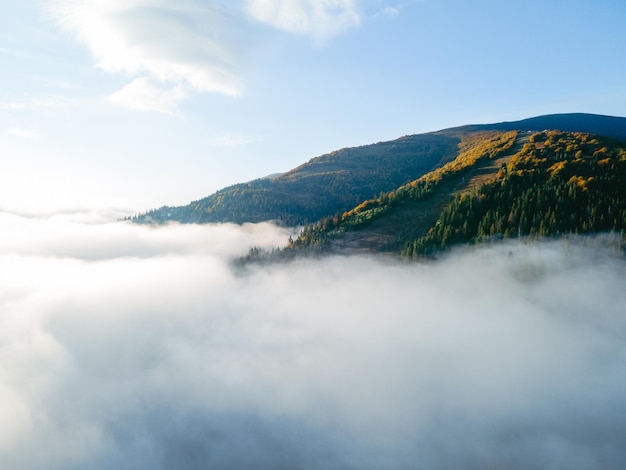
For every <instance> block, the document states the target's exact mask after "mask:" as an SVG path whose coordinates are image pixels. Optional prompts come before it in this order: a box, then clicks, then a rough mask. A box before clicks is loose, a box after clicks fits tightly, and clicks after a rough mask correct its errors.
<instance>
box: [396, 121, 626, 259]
mask: <svg viewBox="0 0 626 470" xmlns="http://www.w3.org/2000/svg"><path fill="white" fill-rule="evenodd" d="M529 140H530V141H529V142H528V143H526V144H525V145H524V147H523V148H522V150H521V151H520V152H518V153H517V154H516V155H515V156H514V157H513V158H512V159H511V161H510V162H509V163H508V164H507V165H503V166H502V168H501V169H500V171H499V172H498V173H497V175H496V177H495V178H494V179H493V181H490V182H487V183H485V184H482V185H481V186H479V187H478V188H476V189H475V190H473V191H471V192H470V193H465V194H462V193H457V194H456V195H455V197H454V199H453V200H452V202H451V203H450V204H449V205H447V206H446V207H445V208H444V210H443V211H442V212H441V214H440V216H439V218H438V219H437V221H436V222H435V224H434V225H433V226H432V227H431V228H430V229H429V230H428V232H427V233H426V234H424V235H423V236H421V237H419V238H417V239H415V240H414V241H412V242H409V243H407V245H406V250H405V253H406V254H407V255H409V256H420V255H424V254H429V253H432V252H433V251H436V250H441V249H444V248H446V247H447V246H450V245H452V244H456V243H476V242H479V241H482V240H484V239H486V238H489V237H494V236H495V237H502V238H510V237H521V236H530V237H545V236H559V235H563V234H570V233H596V232H609V231H616V232H622V233H623V231H624V230H625V229H626V145H625V144H623V143H620V142H616V141H610V140H608V139H603V138H598V137H594V136H591V135H589V134H579V133H564V132H557V131H551V132H544V133H538V134H534V135H532V136H531V137H530V139H529Z"/></svg>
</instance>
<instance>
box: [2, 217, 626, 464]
mask: <svg viewBox="0 0 626 470" xmlns="http://www.w3.org/2000/svg"><path fill="white" fill-rule="evenodd" d="M0 228H1V230H0V282H1V283H2V286H3V289H2V292H0V309H1V311H2V315H1V316H0V422H1V423H2V426H0V463H1V466H2V468H7V469H17V468H19V469H20V470H32V469H37V468H46V469H49V470H58V469H70V470H71V469H78V468H80V469H89V470H91V469H96V470H101V469H102V470H104V469H107V468H119V469H121V470H126V469H152V468H190V469H191V468H212V469H226V468H262V469H264V468H268V469H269V468H272V469H283V468H284V469H291V468H309V469H317V468H346V469H352V468H354V469H379V468H413V467H415V465H416V464H419V466H421V467H424V468H429V469H435V470H437V469H444V468H467V469H470V470H471V469H479V468H488V467H493V468H510V469H539V468H567V469H582V468H619V466H620V464H621V463H622V462H623V461H624V459H626V451H625V449H626V440H625V437H624V436H626V419H624V417H623V413H619V410H621V409H622V408H623V401H624V395H625V393H626V381H624V378H623V361H624V358H625V357H626V342H625V341H624V338H626V318H625V317H624V305H626V294H625V293H624V290H623V288H622V284H623V279H624V278H625V277H624V276H625V275H626V264H625V261H624V258H623V255H617V256H613V255H612V254H611V253H610V251H609V250H607V249H605V248H603V247H602V243H603V242H604V240H603V239H600V240H598V241H597V243H595V244H594V243H593V241H592V240H589V239H580V241H571V242H568V243H565V244H563V243H542V244H537V245H535V244H520V243H515V244H510V245H505V246H496V247H490V248H485V249H480V250H477V251H471V252H467V253H463V252H461V253H459V252H456V253H454V254H453V255H451V256H449V257H447V258H445V259H443V260H441V261H440V262H438V263H435V264H424V265H419V264H403V265H399V264H394V263H392V262H390V261H388V260H387V261H385V260H376V259H370V258H356V257H355V258H330V259H321V260H299V261H296V262H294V263H289V264H285V265H276V266H270V267H266V268H253V269H251V270H250V271H249V272H248V273H247V274H243V275H242V274H239V275H236V274H234V273H233V271H232V270H231V269H230V268H229V264H228V260H229V258H230V257H232V256H236V255H237V254H238V253H242V252H245V247H246V245H248V244H259V245H264V246H268V247H271V246H274V245H275V244H276V243H281V242H284V240H285V239H286V237H287V235H288V230H285V229H279V228H276V227H272V226H270V225H268V224H263V225H260V226H254V225H248V226H245V227H237V226H234V225H226V226H180V225H172V226H166V227H137V226H132V225H128V224H106V225H102V226H97V225H96V226H94V225H89V226H83V225H80V224H64V223H61V222H60V221H58V220H57V221H55V220H47V221H38V220H28V221H25V220H23V219H20V218H16V217H11V216H7V215H5V216H2V217H0ZM25 237H26V238H25Z"/></svg>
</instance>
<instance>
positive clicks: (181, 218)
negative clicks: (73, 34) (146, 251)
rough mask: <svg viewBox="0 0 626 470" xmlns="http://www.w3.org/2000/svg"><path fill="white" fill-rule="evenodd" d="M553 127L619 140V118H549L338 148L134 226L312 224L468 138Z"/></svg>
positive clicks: (623, 123)
mask: <svg viewBox="0 0 626 470" xmlns="http://www.w3.org/2000/svg"><path fill="white" fill-rule="evenodd" d="M544 129H558V130H562V131H578V132H587V133H594V134H598V135H602V136H607V137H613V138H617V139H622V140H626V118H617V117H610V116H598V115H591V114H555V115H549V116H539V117H535V118H530V119H526V120H523V121H516V122H503V123H497V124H484V125H469V126H462V127H457V128H452V129H446V130H442V131H438V132H432V133H427V134H419V135H412V136H405V137H402V138H400V139H396V140H393V141H389V142H379V143H376V144H372V145H366V146H361V147H353V148H345V149H341V150H338V151H335V152H331V153H329V154H326V155H322V156H320V157H316V158H313V159H311V160H310V161H308V162H307V163H305V164H303V165H300V166H299V167H297V168H294V169H293V170H291V171H288V172H286V173H283V174H281V175H279V176H275V177H273V178H261V179H257V180H254V181H250V182H247V183H241V184H236V185H234V186H230V187H228V188H224V189H222V190H220V191H218V192H216V193H214V194H212V195H210V196H207V197H205V198H203V199H199V200H197V201H193V202H191V203H190V204H187V205H185V206H179V207H169V206H165V207H162V208H160V209H155V210H152V211H149V212H147V213H145V214H141V215H139V216H137V217H135V218H133V220H134V221H135V222H138V223H165V222H169V221H177V222H183V223H209V222H235V223H244V222H260V221H266V220H275V221H280V222H282V223H283V224H286V225H300V224H307V223H314V222H316V221H318V220H320V219H322V218H323V217H329V216H336V215H340V214H343V213H344V212H346V211H349V210H351V209H352V208H354V207H355V206H357V205H358V204H360V203H361V202H363V201H365V200H368V199H372V198H376V197H378V196H379V195H380V194H381V193H386V192H389V191H393V190H395V189H396V188H398V187H399V186H402V185H404V184H406V183H408V182H410V181H414V180H416V179H418V178H419V177H421V176H423V175H424V174H426V173H428V172H429V171H431V170H433V169H436V168H439V167H441V166H442V165H444V164H446V163H447V162H449V161H451V160H453V159H454V158H455V157H457V156H458V154H459V152H461V151H462V148H461V147H463V145H465V144H463V143H462V142H464V141H465V140H467V139H468V138H469V137H471V136H475V135H479V134H480V133H484V132H485V131H491V132H495V131H498V132H502V131H509V130H516V131H542V130H544Z"/></svg>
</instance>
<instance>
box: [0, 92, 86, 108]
mask: <svg viewBox="0 0 626 470" xmlns="http://www.w3.org/2000/svg"><path fill="white" fill-rule="evenodd" d="M73 103H74V100H73V99H71V98H68V97H66V96H60V95H41V96H37V97H33V98H28V99H26V100H23V101H9V102H7V103H3V104H2V106H1V108H2V109H5V110H8V111H18V110H23V109H48V108H62V107H65V106H69V105H71V104H73Z"/></svg>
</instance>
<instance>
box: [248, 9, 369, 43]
mask: <svg viewBox="0 0 626 470" xmlns="http://www.w3.org/2000/svg"><path fill="white" fill-rule="evenodd" d="M246 8H247V11H248V13H249V14H250V15H251V16H252V17H253V18H254V19H255V20H257V21H259V22H262V23H266V24H269V25H271V26H273V27H275V28H278V29H282V30H284V31H288V32H290V33H297V34H304V35H308V36H311V37H313V38H315V39H322V40H323V39H326V38H329V37H331V36H334V35H336V34H338V33H340V32H342V31H344V30H346V29H348V28H352V27H355V26H358V25H359V23H360V13H359V8H358V2H357V1H356V0H247V4H246Z"/></svg>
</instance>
